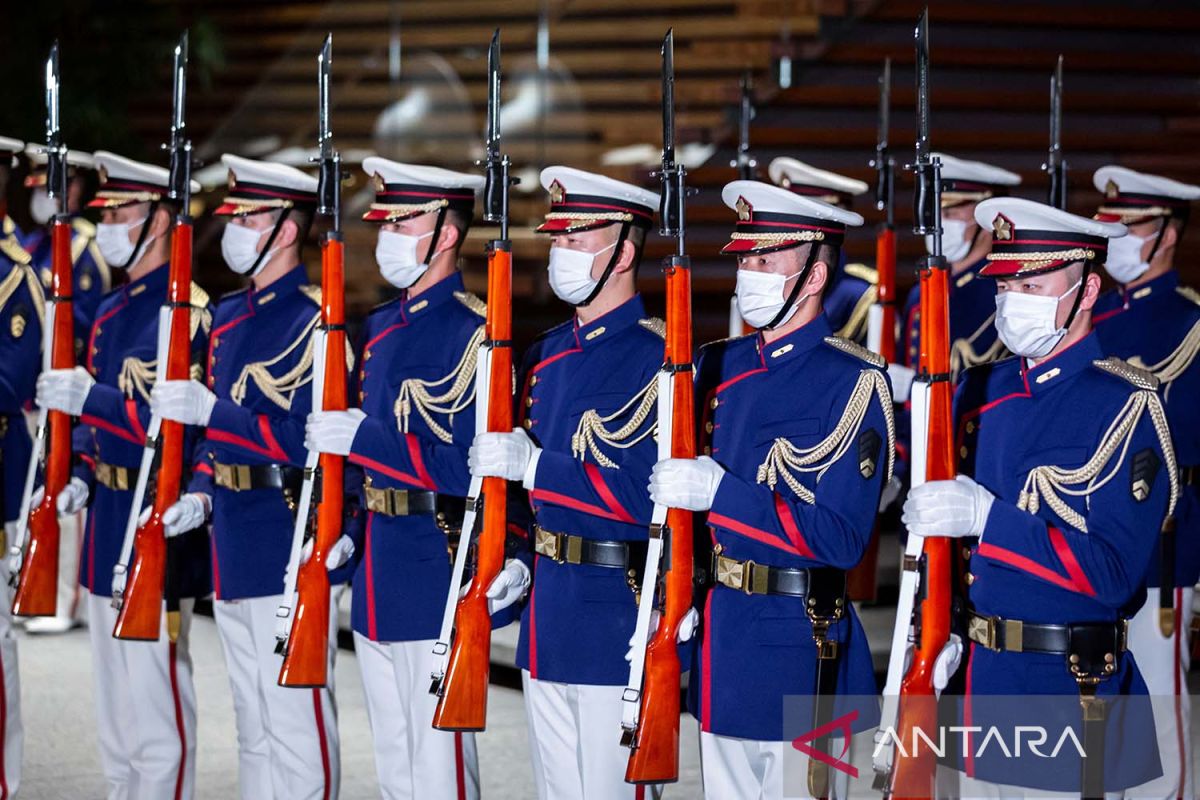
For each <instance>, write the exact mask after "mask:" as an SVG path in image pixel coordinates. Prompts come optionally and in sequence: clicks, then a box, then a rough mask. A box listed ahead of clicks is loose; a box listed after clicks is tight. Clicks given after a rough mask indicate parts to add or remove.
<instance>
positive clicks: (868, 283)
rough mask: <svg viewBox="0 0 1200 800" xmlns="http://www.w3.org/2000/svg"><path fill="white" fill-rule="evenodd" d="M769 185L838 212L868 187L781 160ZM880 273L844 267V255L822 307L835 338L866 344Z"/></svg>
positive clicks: (850, 205)
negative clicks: (837, 209)
mask: <svg viewBox="0 0 1200 800" xmlns="http://www.w3.org/2000/svg"><path fill="white" fill-rule="evenodd" d="M767 174H768V175H769V176H770V178H771V181H772V182H773V183H775V184H776V185H778V186H782V187H783V188H785V189H787V190H789V191H791V192H795V193H796V194H798V195H800V196H801V197H810V198H812V199H813V200H820V201H821V202H822V203H829V204H830V205H833V206H837V207H838V208H842V209H846V210H847V211H849V210H851V209H852V208H853V206H854V198H856V197H858V196H859V195H860V194H863V193H864V192H866V191H867V189H869V188H870V187H869V186H867V184H865V183H863V182H862V181H860V180H855V179H854V178H847V177H846V176H845V175H838V174H837V173H836V172H829V171H828V170H823V169H818V168H816V167H814V166H811V165H809V164H805V163H804V162H803V161H797V160H796V159H794V158H788V157H787V156H781V157H779V158H776V159H775V160H773V161H772V162H771V164H770V166H768V167H767ZM878 285H879V273H878V272H876V271H875V270H874V269H872V268H871V267H868V266H867V265H866V264H858V263H855V264H847V263H846V256H845V253H844V252H843V253H842V254H841V255H840V256H839V263H838V264H837V265H836V266H835V267H834V272H833V274H832V275H830V276H829V288H828V289H826V290H825V295H824V299H823V300H822V306H823V308H824V310H825V318H826V319H828V320H829V326H830V327H831V328H833V330H834V335H836V336H840V337H842V338H843V339H850V340H851V341H854V342H858V343H859V344H865V343H866V341H867V315H868V313H869V312H870V310H871V306H873V305H874V304H875V301H876V299H877V296H878V290H877V288H876V287H877V286H878Z"/></svg>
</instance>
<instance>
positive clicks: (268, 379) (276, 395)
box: [229, 312, 321, 411]
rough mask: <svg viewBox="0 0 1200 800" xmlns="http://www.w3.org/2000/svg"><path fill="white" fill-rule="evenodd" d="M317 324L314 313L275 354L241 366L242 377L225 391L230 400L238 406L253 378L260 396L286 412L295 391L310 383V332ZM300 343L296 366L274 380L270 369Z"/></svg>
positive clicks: (311, 349)
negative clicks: (301, 347) (293, 338)
mask: <svg viewBox="0 0 1200 800" xmlns="http://www.w3.org/2000/svg"><path fill="white" fill-rule="evenodd" d="M320 321H321V314H320V312H317V313H316V314H314V315H313V318H312V319H311V320H309V321H308V324H307V325H305V326H304V329H303V330H302V331H300V335H299V336H297V337H296V339H295V341H293V342H292V343H291V344H289V345H288V346H287V347H286V348H285V349H284V350H283V351H282V352H281V353H279V355H277V356H275V357H274V358H272V359H270V360H268V361H255V362H253V363H250V364H247V365H246V366H244V367H242V374H241V375H239V376H238V379H237V380H236V381H234V383H233V386H232V387H231V388H230V390H229V397H230V399H231V400H233V402H235V403H237V404H238V405H241V402H242V400H244V399H246V386H247V384H248V382H249V381H250V380H251V379H253V381H254V383H255V384H256V385H257V386H258V388H259V391H261V392H262V393H263V396H264V397H266V398H267V399H268V400H270V401H271V402H272V403H274V404H275V405H277V406H279V407H280V408H282V409H283V410H284V411H290V410H291V408H292V396H293V395H295V393H296V390H297V389H299V388H300V387H301V386H304V385H305V384H306V383H308V382H309V381H311V380H312V363H313V337H312V333H313V331H314V330H315V329H316V327H317V324H318V323H319V322H320ZM301 342H303V343H304V352H303V353H302V354H301V356H300V360H299V361H298V362H297V363H296V366H294V367H292V368H291V369H290V370H288V371H287V372H285V373H284V374H283V375H280V376H279V377H278V378H276V377H275V376H274V375H272V374H271V370H270V368H271V367H273V366H275V365H276V364H278V363H279V362H280V361H282V360H284V359H285V358H287V357H288V356H289V355H291V353H292V352H293V351H294V350H295V349H296V348H298V347H299V346H300V343H301Z"/></svg>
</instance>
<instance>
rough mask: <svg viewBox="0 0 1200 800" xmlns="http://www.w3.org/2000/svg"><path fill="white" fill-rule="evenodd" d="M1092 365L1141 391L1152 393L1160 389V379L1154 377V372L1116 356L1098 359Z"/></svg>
mask: <svg viewBox="0 0 1200 800" xmlns="http://www.w3.org/2000/svg"><path fill="white" fill-rule="evenodd" d="M1092 365H1093V366H1095V367H1096V368H1097V369H1100V370H1103V371H1104V372H1107V373H1109V374H1110V375H1116V376H1117V377H1118V378H1121V379H1122V380H1124V381H1128V382H1129V383H1132V384H1133V385H1134V386H1136V387H1137V388H1139V389H1146V390H1148V391H1151V392H1153V391H1155V390H1156V389H1158V378H1156V377H1154V373H1153V372H1149V371H1148V370H1144V369H1142V368H1140V367H1135V366H1133V365H1132V364H1130V363H1129V362H1128V361H1124V360H1122V359H1120V358H1117V357H1116V356H1109V357H1108V358H1100V359H1097V360H1095V361H1093V362H1092Z"/></svg>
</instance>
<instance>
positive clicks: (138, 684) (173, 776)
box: [37, 151, 212, 799]
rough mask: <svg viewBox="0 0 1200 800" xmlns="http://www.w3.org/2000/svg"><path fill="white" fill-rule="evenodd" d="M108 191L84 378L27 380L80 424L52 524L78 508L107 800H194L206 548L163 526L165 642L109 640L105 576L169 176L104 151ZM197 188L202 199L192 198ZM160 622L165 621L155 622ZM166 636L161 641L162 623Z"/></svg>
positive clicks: (195, 535)
mask: <svg viewBox="0 0 1200 800" xmlns="http://www.w3.org/2000/svg"><path fill="white" fill-rule="evenodd" d="M95 158H96V163H97V165H98V166H99V167H100V168H101V169H102V170H103V171H104V173H105V180H104V182H103V183H102V184H101V186H100V189H99V191H98V192H97V193H96V198H95V199H94V200H92V202H91V203H90V204H89V205H91V206H92V207H94V208H99V209H100V210H101V211H100V214H101V222H100V225H99V226H98V229H99V231H100V233H99V242H100V246H101V248H102V249H103V256H104V258H105V260H106V261H108V262H109V263H111V264H116V265H119V268H120V269H122V270H125V271H126V273H127V278H128V282H127V283H125V285H123V286H122V287H121V288H119V289H116V290H114V291H112V292H110V293H109V294H108V295H106V296H105V298H104V299H103V300H102V301H101V303H100V306H99V307H98V308H97V316H96V319H95V321H94V322H93V324H92V330H91V334H90V336H89V338H88V349H87V359H86V362H85V364H86V366H77V367H75V368H74V369H60V370H50V371H49V372H45V373H43V374H42V375H41V377H40V378H39V379H38V383H37V403H38V405H39V406H42V407H44V408H50V409H55V410H59V411H64V412H66V413H68V414H70V415H72V416H74V417H78V418H79V425H78V426H77V427H76V429H75V436H74V450H75V453H76V455H77V465H76V467H75V470H74V473H73V476H72V478H71V480H70V483H68V485H67V486H66V488H65V489H63V491H62V493H61V494H59V496H58V500H57V503H58V509H59V512H60V513H61V514H64V515H70V514H75V513H77V512H79V511H80V510H82V509H83V508H84V507H85V505H88V504H89V499H90V506H91V508H90V510H89V511H88V515H87V521H86V523H85V529H84V530H85V533H84V542H83V557H82V559H81V563H80V569H79V581H80V583H81V584H82V585H83V587H84V588H85V589H86V590H87V591H88V595H87V605H88V618H89V620H91V624H90V631H89V632H90V636H91V645H92V674H93V676H94V677H95V692H96V718H97V722H98V724H99V727H100V730H99V741H100V760H101V765H102V766H103V769H104V775H105V778H106V780H107V782H108V796H109V797H110V798H114V799H115V798H126V797H128V798H135V797H191V796H192V793H193V790H194V783H195V763H196V758H195V756H196V735H195V734H196V693H195V689H194V688H193V685H192V663H191V656H190V654H189V652H188V630H189V628H190V623H191V612H192V606H193V604H194V598H196V597H204V596H205V595H207V594H208V592H209V580H208V565H207V562H208V558H207V550H208V541H207V539H208V536H207V532H206V531H204V530H203V529H202V528H201V527H200V522H202V521H203V520H193V521H190V523H189V521H187V520H179V519H165V520H164V522H165V523H166V532H167V535H169V536H184V537H185V539H184V540H182V542H181V553H182V554H184V555H182V556H181V562H182V563H184V564H186V569H185V572H186V574H185V575H183V576H181V579H182V583H181V585H180V587H179V588H180V596H181V597H183V598H187V599H184V600H181V607H180V612H181V613H180V633H179V637H178V640H177V641H175V642H170V641H169V639H168V637H166V636H163V637H161V638H160V639H159V640H158V641H132V640H125V639H117V638H114V637H113V635H112V632H113V627H114V625H115V624H116V620H117V610H116V609H114V608H113V607H112V598H113V567H114V566H115V565H116V563H117V561H118V559H119V557H120V552H121V545H122V542H123V540H124V534H125V527H126V523H127V522H128V520H129V514H130V506H131V504H132V503H133V490H134V487H135V484H136V483H137V472H138V468H139V466H140V463H141V456H142V449H143V446H144V445H145V441H146V426H147V425H148V423H149V420H150V406H149V403H150V391H151V389H152V388H153V385H154V377H155V364H156V359H157V351H158V320H159V309H160V308H161V307H162V305H163V303H164V302H165V299H166V295H167V288H168V271H169V270H168V258H169V255H170V243H171V227H172V224H173V220H174V216H175V213H176V212H177V211H178V209H177V208H174V207H173V204H172V203H171V201H169V200H168V199H167V197H166V193H167V183H168V181H167V170H166V169H164V168H162V167H157V166H152V165H149V164H142V163H140V162H136V161H131V160H129V159H127V158H123V157H121V156H118V155H114V154H112V153H107V152H103V151H100V152H97V153H96V154H95ZM195 188H196V190H198V189H199V187H198V186H197V187H195ZM191 302H192V305H193V306H194V308H193V311H192V352H193V364H194V365H195V366H194V369H197V370H198V369H199V368H200V364H201V363H202V361H203V354H204V351H205V348H206V347H207V344H208V333H209V327H210V325H211V321H212V316H211V310H210V308H209V304H208V298H207V295H206V294H205V293H204V291H203V290H202V289H200V287H198V286H195V285H193V286H192V294H191ZM164 619H165V610H164ZM163 630H166V626H165V623H164V627H163Z"/></svg>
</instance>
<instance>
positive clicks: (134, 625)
mask: <svg viewBox="0 0 1200 800" xmlns="http://www.w3.org/2000/svg"><path fill="white" fill-rule="evenodd" d="M187 63H188V35H187V32H186V31H185V32H184V34H183V36H182V37H180V39H179V44H177V45H176V46H175V63H174V90H173V91H172V109H171V142H170V144H168V145H167V149H168V150H169V151H170V153H171V161H170V165H171V166H170V170H169V173H168V175H169V177H168V187H167V197H168V198H170V199H171V201H172V202H173V203H175V204H176V205H177V206H178V209H179V211H178V215H177V216H176V217H175V227H174V228H173V229H172V231H171V264H170V267H169V268H168V269H169V270H170V272H169V273H168V278H167V296H166V302H165V303H164V304H163V306H162V308H160V309H159V311H158V355H157V360H156V361H155V373H156V374H155V381H156V382H159V383H161V382H162V381H185V380H187V379H188V378H189V377H190V372H191V339H192V336H191V333H192V331H191V327H192V325H191V297H192V292H191V286H192V218H191V216H190V215H189V211H188V206H189V205H190V203H191V199H192V189H191V181H192V143H191V141H189V140H188V138H187V126H186V122H185V118H184V108H185V100H186V98H187ZM156 457H157V458H158V469H157V472H156V473H155V478H154V481H155V483H154V505H153V507H152V508H151V511H150V517H149V519H147V520H146V522H145V524H143V525H140V526H139V525H138V519H139V517H140V516H141V511H142V502H143V501H144V499H145V496H146V491H147V481H148V478H149V475H150V472H151V471H152V470H153V469H154V461H155V458H156ZM186 457H187V454H186V453H185V451H184V426H183V424H182V423H179V422H175V421H173V420H164V419H162V417H160V416H159V415H157V414H153V415H151V417H150V424H149V425H148V426H147V428H146V441H145V445H144V446H143V448H142V462H141V466H140V467H139V468H138V476H137V483H136V485H135V487H134V492H133V505H131V506H130V507H129V521H128V523H127V524H126V526H125V540H124V543H123V544H122V547H121V558H120V560H119V561H118V562H117V564H116V566H115V567H114V568H113V607H114V608H118V609H120V613H119V614H118V615H117V623H116V625H115V626H114V627H113V636H115V637H117V638H118V639H150V640H153V639H157V638H158V636H159V627H160V624H159V620H160V619H161V618H162V605H163V597H164V594H166V597H167V635H168V637H169V638H170V640H171V641H172V642H174V641H175V640H176V639H177V638H178V637H179V597H178V595H177V594H174V593H171V592H168V591H167V582H168V580H171V573H172V572H173V570H172V569H169V568H168V563H167V562H168V560H171V559H173V551H174V550H175V549H176V546H175V545H173V544H172V543H171V542H168V541H167V538H166V535H165V534H164V532H163V521H162V517H163V514H165V513H166V512H167V509H168V508H170V507H171V506H172V505H173V504H174V503H176V502H177V501H178V500H179V493H180V488H181V484H182V482H183V465H184V459H185V458H186ZM131 552H132V553H133V564H132V568H130V563H129V557H130V554H131ZM127 572H128V575H126V573H127ZM122 588H124V592H123V593H122Z"/></svg>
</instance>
